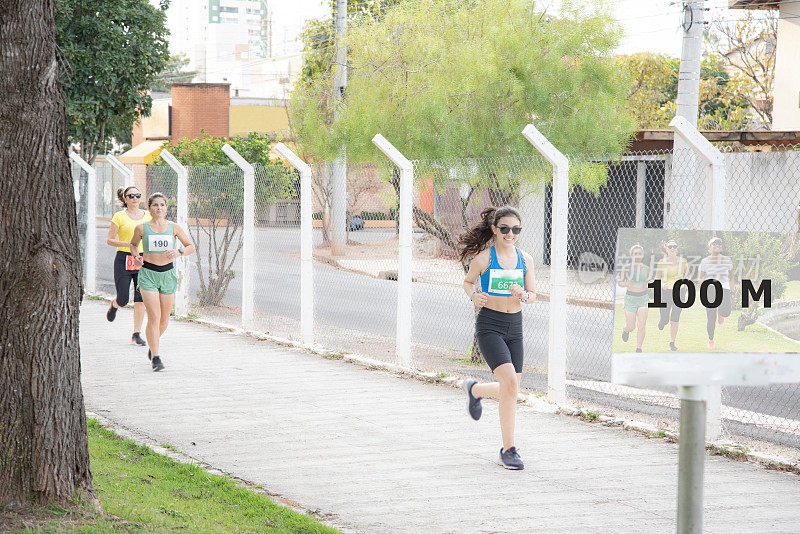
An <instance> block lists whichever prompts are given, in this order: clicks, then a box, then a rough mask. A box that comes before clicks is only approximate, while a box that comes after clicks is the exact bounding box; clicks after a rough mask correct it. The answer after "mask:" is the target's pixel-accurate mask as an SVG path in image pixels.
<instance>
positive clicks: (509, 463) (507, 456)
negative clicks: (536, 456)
mask: <svg viewBox="0 0 800 534" xmlns="http://www.w3.org/2000/svg"><path fill="white" fill-rule="evenodd" d="M500 463H501V464H503V467H505V468H506V469H515V470H522V469H525V464H523V463H522V458H520V457H519V454H517V448H516V447H511V448H510V449H508V450H507V451H504V450H503V448H502V447H501V448H500Z"/></svg>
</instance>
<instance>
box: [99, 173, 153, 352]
mask: <svg viewBox="0 0 800 534" xmlns="http://www.w3.org/2000/svg"><path fill="white" fill-rule="evenodd" d="M117 198H119V201H120V202H122V207H123V208H125V209H123V210H120V211H118V212H117V213H115V214H114V217H113V218H112V219H111V224H110V225H109V227H108V239H106V243H108V244H109V245H111V246H112V247H117V255H116V256H115V257H114V287H115V288H116V292H117V296H116V297H115V298H114V299H112V300H111V306H109V307H108V312H107V313H106V318H107V319H108V320H109V321H113V320H114V319H116V317H117V310H118V309H119V308H124V307H125V306H126V305H127V304H128V299H129V298H130V294H131V282H133V336H131V343H136V344H137V345H146V343H145V342H144V340H143V339H142V336H141V335H140V333H141V331H142V322H143V321H144V304H143V303H142V295H141V294H140V293H139V288H138V287H137V282H138V274H139V265H136V264H135V263H134V261H133V258H134V256H132V255H131V251H130V248H129V247H130V241H131V237H133V231H134V230H135V229H136V227H137V226H138V225H140V224H142V222H146V221H149V220H150V214H149V213H148V212H146V211H144V210H142V209H140V208H139V203H140V202H141V198H142V194H141V193H140V192H139V190H138V189H137V188H136V186H133V185H132V186H130V187H125V188H122V187H121V188H119V189H118V190H117ZM139 252H141V249H139Z"/></svg>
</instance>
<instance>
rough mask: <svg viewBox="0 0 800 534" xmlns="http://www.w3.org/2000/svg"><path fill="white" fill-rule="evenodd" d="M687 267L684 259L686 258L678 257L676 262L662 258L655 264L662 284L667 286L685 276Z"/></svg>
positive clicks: (687, 264)
mask: <svg viewBox="0 0 800 534" xmlns="http://www.w3.org/2000/svg"><path fill="white" fill-rule="evenodd" d="M688 267H689V263H688V262H687V261H686V258H678V261H677V262H676V263H670V262H668V261H667V260H666V259H662V260H661V261H660V262H658V265H656V269H657V271H658V275H659V276H660V277H661V282H662V285H665V286H666V287H669V288H671V287H672V286H673V285H674V284H675V282H677V281H678V280H680V279H681V278H686V272H687V270H688Z"/></svg>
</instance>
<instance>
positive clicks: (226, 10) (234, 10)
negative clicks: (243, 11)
mask: <svg viewBox="0 0 800 534" xmlns="http://www.w3.org/2000/svg"><path fill="white" fill-rule="evenodd" d="M219 10H220V12H221V13H238V12H239V8H238V7H229V6H222V7H220V8H219Z"/></svg>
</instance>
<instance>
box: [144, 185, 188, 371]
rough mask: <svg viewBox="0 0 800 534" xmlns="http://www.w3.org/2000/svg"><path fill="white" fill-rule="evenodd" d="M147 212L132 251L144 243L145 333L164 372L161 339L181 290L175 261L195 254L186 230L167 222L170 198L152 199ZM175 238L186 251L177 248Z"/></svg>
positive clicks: (157, 196) (155, 367) (153, 361)
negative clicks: (177, 291) (146, 217)
mask: <svg viewBox="0 0 800 534" xmlns="http://www.w3.org/2000/svg"><path fill="white" fill-rule="evenodd" d="M147 208H148V209H149V210H150V215H151V217H152V220H151V221H150V222H145V223H143V224H140V225H139V226H137V227H136V231H134V232H133V238H132V239H131V250H134V249H136V247H138V245H139V242H142V244H143V247H142V248H143V250H144V256H139V255H138V254H137V256H136V261H137V262H138V263H141V264H142V268H141V269H140V270H139V291H141V293H142V300H144V305H145V308H146V309H147V330H146V331H145V333H146V334H147V342H148V343H149V344H150V350H149V351H148V352H147V355H148V357H150V360H151V364H152V366H153V370H154V371H160V370H161V369H163V368H164V364H163V363H162V362H161V356H160V353H159V349H160V346H159V344H160V339H161V336H162V335H163V334H164V331H165V330H166V329H167V326H168V325H169V314H170V312H172V305H173V303H174V302H175V290H176V289H177V288H178V275H177V274H176V273H175V268H174V266H173V265H172V260H174V259H175V258H178V257H181V256H188V255H189V254H191V253H192V252H194V245H193V244H192V242H191V241H190V240H189V236H187V235H186V232H185V231H184V230H183V228H181V227H180V226H178V225H177V224H175V223H174V222H172V221H168V220H167V219H166V215H167V198H166V197H165V196H164V195H162V194H161V193H154V194H152V195H150V198H148V199H147ZM176 237H177V238H178V240H179V241H180V242H181V244H182V245H183V247H184V248H175V238H176ZM137 250H138V249H137Z"/></svg>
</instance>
